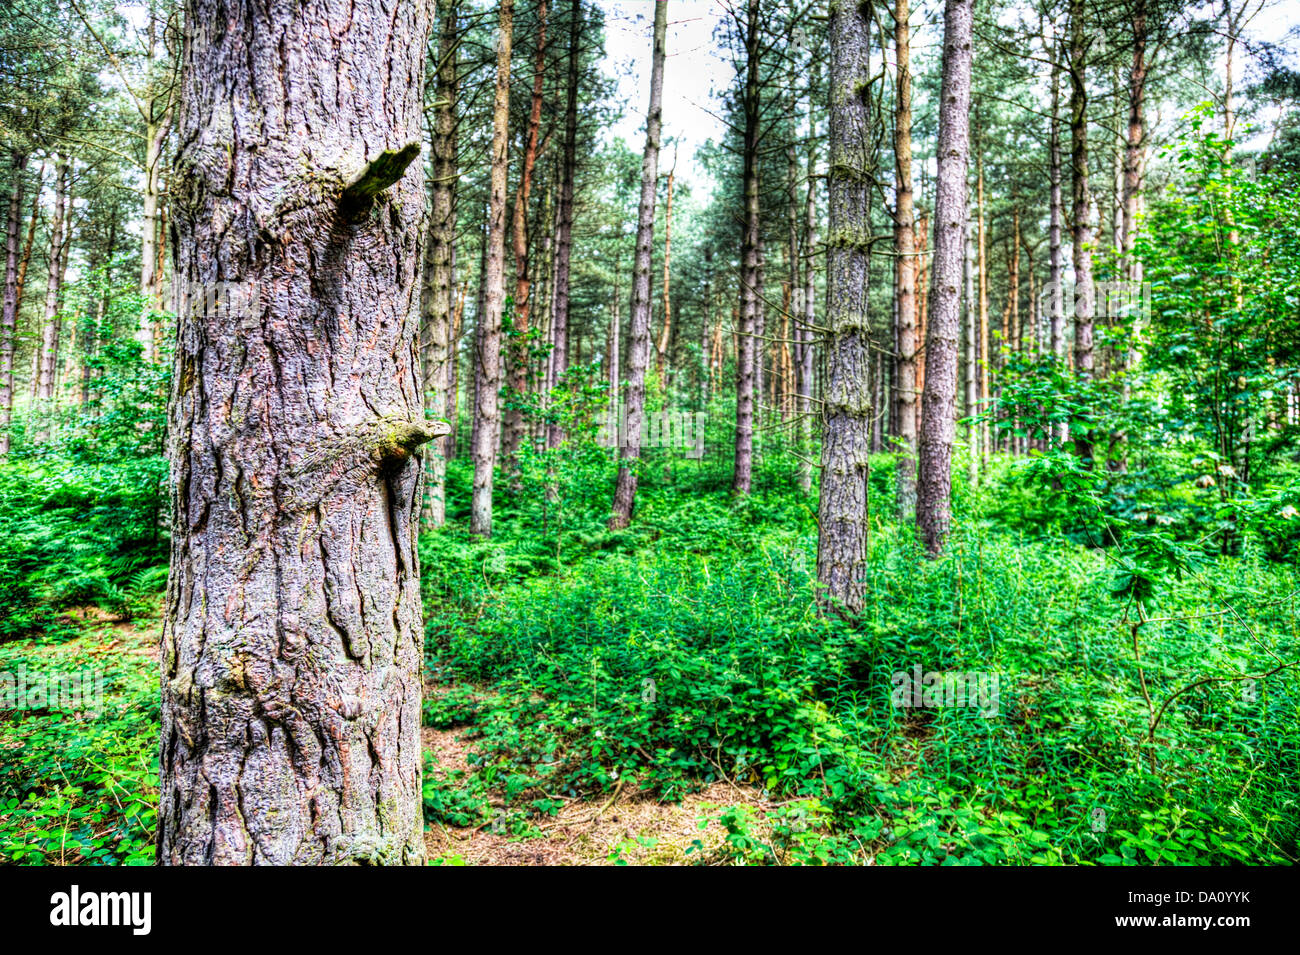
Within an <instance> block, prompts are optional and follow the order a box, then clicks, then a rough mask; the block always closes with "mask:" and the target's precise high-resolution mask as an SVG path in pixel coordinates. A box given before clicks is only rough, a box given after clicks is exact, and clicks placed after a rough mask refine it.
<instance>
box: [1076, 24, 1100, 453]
mask: <svg viewBox="0 0 1300 955" xmlns="http://www.w3.org/2000/svg"><path fill="white" fill-rule="evenodd" d="M1084 16H1085V11H1084V0H1070V199H1071V207H1072V208H1071V216H1072V217H1073V220H1074V221H1073V223H1072V226H1073V230H1072V231H1073V238H1074V282H1075V287H1074V366H1075V370H1076V371H1077V372H1078V374H1079V375H1080V376H1081V377H1082V378H1085V379H1090V378H1092V374H1093V303H1094V298H1095V292H1094V289H1093V284H1092V246H1091V242H1092V233H1091V229H1090V228H1089V223H1088V216H1089V205H1090V203H1091V197H1090V196H1089V192H1088V86H1087V64H1088V60H1087V49H1088V35H1087V24H1086V23H1085V22H1084ZM1074 443H1075V448H1076V450H1077V451H1078V453H1079V456H1080V457H1081V458H1083V459H1084V460H1085V461H1091V460H1092V440H1091V438H1090V437H1089V436H1088V435H1087V434H1086V433H1083V432H1080V433H1078V434H1076V435H1075V436H1074Z"/></svg>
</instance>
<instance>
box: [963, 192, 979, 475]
mask: <svg viewBox="0 0 1300 955" xmlns="http://www.w3.org/2000/svg"><path fill="white" fill-rule="evenodd" d="M969 192H970V190H969V188H968V189H967V208H966V223H965V226H964V229H965V236H966V254H965V260H966V261H965V271H966V295H965V297H964V301H963V303H962V304H963V308H962V314H963V315H964V316H965V318H966V415H967V417H968V418H973V417H974V416H975V415H977V414H979V411H980V406H979V342H978V335H979V321H978V317H977V315H976V314H975V227H974V223H973V222H971V217H970V198H969ZM966 443H967V445H968V457H969V460H968V461H967V469H968V472H969V475H970V482H971V484H972V485H975V484H978V483H979V479H980V429H979V425H978V424H976V423H975V422H974V421H971V423H970V424H968V425H967V426H966Z"/></svg>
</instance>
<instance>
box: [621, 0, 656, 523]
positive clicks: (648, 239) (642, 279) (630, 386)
mask: <svg viewBox="0 0 1300 955" xmlns="http://www.w3.org/2000/svg"><path fill="white" fill-rule="evenodd" d="M667 36H668V0H659V2H657V3H656V4H655V21H654V40H653V49H652V53H651V60H650V105H649V106H648V107H647V109H646V124H645V125H646V131H645V151H644V152H643V153H642V156H641V202H640V205H639V206H638V208H637V221H636V262H635V263H634V266H633V272H632V303H631V308H630V311H631V317H630V322H631V325H630V328H629V332H628V335H629V338H628V351H627V364H628V369H627V370H628V375H627V396H626V398H625V399H624V408H625V414H626V419H625V420H626V427H627V431H626V433H625V434H623V435H621V436H620V437H621V447H620V461H619V468H618V481H617V483H616V484H615V487H614V505H613V509H612V513H611V515H610V518H609V527H610V529H611V530H618V529H620V528H623V527H627V525H628V524H629V523H630V522H631V520H632V511H633V509H634V508H635V506H636V484H637V465H638V462H639V461H640V459H641V423H642V421H643V420H644V419H645V374H646V368H647V367H648V366H649V364H650V258H651V250H652V248H653V246H654V233H655V191H656V185H657V183H658V180H659V138H660V130H661V129H662V127H663V106H662V104H663V95H664V58H665V52H666V46H667ZM616 320H617V319H616Z"/></svg>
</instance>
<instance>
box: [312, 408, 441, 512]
mask: <svg viewBox="0 0 1300 955" xmlns="http://www.w3.org/2000/svg"><path fill="white" fill-rule="evenodd" d="M450 433H451V425H449V424H447V423H446V422H444V421H424V420H420V419H411V418H406V417H404V416H399V415H385V416H383V417H381V418H377V419H372V420H370V421H367V422H364V423H362V424H360V425H357V426H356V427H354V428H352V429H351V430H349V431H345V432H343V433H342V434H339V435H337V436H335V437H333V438H329V439H326V440H325V441H324V442H323V443H322V444H321V445H319V446H318V447H316V448H315V449H314V450H313V451H311V452H310V453H309V454H307V455H306V456H305V457H304V458H303V459H302V461H301V462H300V463H299V464H298V465H297V467H295V468H294V469H293V472H292V475H291V477H290V479H289V493H288V495H287V496H286V504H287V505H288V507H289V509H290V510H299V509H304V508H311V507H315V506H316V505H317V504H319V503H320V502H321V501H322V500H323V499H324V498H325V496H326V495H327V494H329V493H330V492H331V491H332V490H333V489H334V488H335V487H337V486H338V485H339V484H340V483H344V482H352V483H357V482H361V481H364V480H366V479H368V478H369V479H373V477H374V476H376V475H381V476H382V475H388V474H391V473H393V472H394V471H396V470H397V469H398V468H400V467H401V466H402V465H403V464H404V463H405V462H406V461H407V460H409V459H410V457H411V455H412V454H414V453H415V451H416V450H417V449H418V448H419V447H420V446H421V445H423V444H427V443H428V442H430V441H432V440H434V439H435V438H440V437H442V436H443V435H445V434H450Z"/></svg>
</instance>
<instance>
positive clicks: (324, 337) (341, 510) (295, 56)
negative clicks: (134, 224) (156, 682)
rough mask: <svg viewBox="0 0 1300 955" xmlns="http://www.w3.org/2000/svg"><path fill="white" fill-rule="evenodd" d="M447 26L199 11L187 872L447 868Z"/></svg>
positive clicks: (181, 288)
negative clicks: (428, 481)
mask: <svg viewBox="0 0 1300 955" xmlns="http://www.w3.org/2000/svg"><path fill="white" fill-rule="evenodd" d="M428 9H429V8H428V6H426V5H425V4H419V3H413V4H404V5H400V6H397V7H391V6H386V5H384V4H381V3H380V2H378V0H357V2H355V3H353V4H352V5H351V6H350V7H347V8H338V7H335V6H334V5H331V4H329V3H326V2H324V0H299V2H297V3H296V4H292V5H288V6H284V7H276V9H275V19H274V21H272V20H271V18H270V16H269V15H268V14H267V13H266V12H265V11H264V9H263V8H260V7H255V6H253V5H239V6H233V7H232V6H229V5H225V4H221V3H218V2H217V0H187V2H186V20H187V24H186V43H185V56H184V76H185V82H184V91H185V93H184V103H183V105H182V108H181V114H180V121H179V125H180V137H179V141H180V143H181V148H180V152H179V154H178V155H177V158H176V176H175V181H176V183H177V185H178V188H177V189H176V190H174V191H173V202H174V206H173V214H172V222H173V230H174V233H173V234H174V237H175V243H176V245H175V263H176V283H175V288H176V303H177V315H178V319H179V328H178V334H177V347H176V357H175V366H174V369H175V370H174V375H173V378H172V401H171V413H170V419H171V460H172V504H173V514H172V560H171V578H170V580H169V583H168V592H167V614H166V618H165V620H164V629H163V636H162V645H161V652H162V661H161V666H162V743H161V756H160V776H161V780H162V792H161V795H160V798H159V808H158V841H157V857H158V862H159V863H160V864H189V865H195V864H198V865H246V864H278V865H284V864H294V865H298V864H306V865H313V864H363V865H377V864H417V865H418V864H422V863H423V862H424V854H425V853H424V840H423V824H422V817H421V755H420V691H421V671H422V666H423V626H422V620H421V618H422V614H421V607H420V586H419V564H418V557H417V553H416V546H415V544H416V525H417V521H418V508H419V500H420V480H421V472H420V462H419V456H418V454H416V453H415V452H416V450H417V449H418V447H419V445H420V444H422V443H424V442H426V441H428V440H431V439H432V438H434V437H436V436H437V435H438V434H439V433H441V432H440V431H439V430H438V429H435V428H432V427H430V426H429V425H427V424H426V423H425V421H424V416H423V413H422V407H421V398H420V363H419V353H418V349H417V341H416V334H417V330H418V327H419V286H420V273H419V268H420V263H421V252H422V245H423V235H422V234H421V219H422V216H423V208H424V184H423V178H424V177H423V174H422V171H421V164H420V163H419V162H418V161H416V162H413V163H412V160H414V159H416V157H417V156H418V155H419V148H420V147H419V143H420V140H421V138H422V136H421V85H422V78H423V75H424V65H425V64H424V60H425V49H426V40H427V36H428V29H429V23H428ZM285 51H290V52H289V54H288V55H286V52H285ZM312 52H315V55H316V56H317V57H329V58H330V60H329V62H328V63H325V62H323V61H322V60H319V59H316V60H313V59H312V58H311V53H312ZM335 59H337V61H338V62H341V63H347V64H349V74H348V82H346V83H345V82H342V81H336V79H335V76H334V72H333V69H332V66H330V64H331V63H333V62H334V61H335ZM322 66H326V67H328V68H326V69H323V70H322V69H321V67H322ZM235 117H238V120H236V119H235ZM301 130H311V139H310V144H311V149H310V152H304V148H303V143H304V141H303V140H302V138H301V136H302V133H301V132H300V131H301ZM308 157H310V158H308ZM305 163H310V164H309V165H304V164H305ZM408 164H409V165H408ZM390 187H391V188H390Z"/></svg>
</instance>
